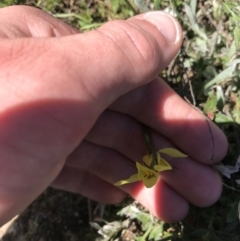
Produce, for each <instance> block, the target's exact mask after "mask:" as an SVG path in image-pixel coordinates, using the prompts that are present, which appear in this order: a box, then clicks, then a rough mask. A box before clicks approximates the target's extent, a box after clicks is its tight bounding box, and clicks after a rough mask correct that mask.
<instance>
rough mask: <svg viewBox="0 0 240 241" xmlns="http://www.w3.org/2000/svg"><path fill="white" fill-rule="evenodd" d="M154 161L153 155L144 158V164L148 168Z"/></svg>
mask: <svg viewBox="0 0 240 241" xmlns="http://www.w3.org/2000/svg"><path fill="white" fill-rule="evenodd" d="M152 159H153V156H152V154H151V155H146V156H144V157H143V158H142V160H143V162H144V163H145V164H146V165H147V166H148V167H150V166H151V163H152Z"/></svg>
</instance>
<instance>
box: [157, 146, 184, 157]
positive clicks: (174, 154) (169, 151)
mask: <svg viewBox="0 0 240 241" xmlns="http://www.w3.org/2000/svg"><path fill="white" fill-rule="evenodd" d="M158 152H160V153H164V154H167V155H168V156H170V157H187V155H186V154H184V153H182V152H180V151H178V150H177V149H175V148H163V149H160V150H158Z"/></svg>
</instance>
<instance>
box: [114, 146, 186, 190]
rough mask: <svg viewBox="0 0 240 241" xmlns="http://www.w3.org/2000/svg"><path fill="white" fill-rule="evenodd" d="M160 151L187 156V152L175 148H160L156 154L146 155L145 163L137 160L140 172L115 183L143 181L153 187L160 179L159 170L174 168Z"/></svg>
mask: <svg viewBox="0 0 240 241" xmlns="http://www.w3.org/2000/svg"><path fill="white" fill-rule="evenodd" d="M160 153H164V154H166V155H168V156H171V157H186V155H185V154H183V153H181V152H180V151H178V150H176V149H174V148H164V149H160V150H159V151H157V152H155V155H154V156H153V155H152V154H150V155H145V156H144V157H143V159H142V160H143V165H142V164H140V163H139V162H136V167H137V171H138V172H137V173H136V174H134V175H132V176H131V177H130V178H128V179H126V180H121V181H119V182H117V183H115V185H116V186H121V185H124V184H127V183H132V182H136V181H142V182H143V184H144V185H145V186H146V187H147V188H150V187H153V186H154V185H155V184H156V182H157V180H158V177H159V172H162V171H166V170H171V169H172V167H171V165H170V164H169V163H168V162H167V161H166V160H164V159H163V158H162V157H161V155H160Z"/></svg>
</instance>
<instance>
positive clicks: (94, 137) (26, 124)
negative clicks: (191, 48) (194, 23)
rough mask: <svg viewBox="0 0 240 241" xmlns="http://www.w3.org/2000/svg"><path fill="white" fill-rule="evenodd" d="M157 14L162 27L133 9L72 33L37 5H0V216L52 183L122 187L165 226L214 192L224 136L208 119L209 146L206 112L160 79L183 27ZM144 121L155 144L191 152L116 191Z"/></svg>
mask: <svg viewBox="0 0 240 241" xmlns="http://www.w3.org/2000/svg"><path fill="white" fill-rule="evenodd" d="M144 16H145V17H144ZM147 16H149V14H148V15H147ZM152 16H153V15H152ZM158 16H161V20H159V22H160V23H159V25H158V27H159V29H160V30H161V31H159V30H158V28H156V26H154V25H153V24H152V23H150V22H149V21H152V20H148V21H147V19H146V15H139V16H136V17H134V18H131V19H129V20H127V21H113V22H109V23H107V24H106V25H103V26H102V27H101V28H99V29H98V30H97V31H91V32H89V33H84V34H79V33H78V32H77V31H76V30H74V29H72V28H71V27H70V26H67V25H66V24H64V23H63V22H61V21H59V20H57V19H55V18H53V17H51V16H49V15H48V14H46V13H44V12H42V11H40V10H38V9H34V8H29V7H9V8H3V9H0V26H1V28H0V37H1V49H0V51H1V53H0V83H1V91H0V100H1V102H0V103H1V104H0V110H1V116H0V154H1V155H0V156H1V159H0V166H1V168H0V187H1V188H0V210H1V212H0V224H3V223H5V222H6V221H8V220H9V219H10V218H12V217H13V216H15V215H16V214H18V213H19V212H21V211H23V210H24V209H25V208H26V207H27V206H28V205H29V204H30V203H31V202H32V201H33V200H34V199H35V198H36V197H37V196H38V195H39V194H40V193H41V192H42V191H43V190H44V189H45V188H46V187H47V186H49V185H50V184H51V183H52V185H53V186H55V187H58V188H62V189H65V190H69V191H72V192H78V193H81V194H83V195H85V196H87V197H89V198H92V199H95V200H98V201H101V202H106V203H116V202H119V201H121V200H122V199H123V198H124V197H125V195H126V193H129V194H130V195H132V196H133V197H134V198H135V199H137V200H138V201H139V202H141V203H142V204H143V205H144V206H146V207H147V208H148V209H149V210H150V211H151V212H152V213H153V214H154V215H156V216H157V217H159V218H161V219H163V220H166V221H171V222H172V221H178V220H181V219H182V218H184V217H185V215H186V214H187V212H188V207H189V202H190V203H192V204H194V205H197V206H200V207H204V206H208V205H211V204H212V203H214V202H215V201H216V200H217V199H218V197H219V195H220V193H221V180H220V177H219V176H218V174H217V173H216V172H215V170H213V169H212V168H211V166H210V165H212V164H215V163H216V162H218V161H220V160H221V159H222V158H223V156H224V155H225V153H226V150H227V141H226V138H225V137H224V135H223V134H222V132H221V131H220V130H219V129H218V128H217V127H216V126H215V125H214V124H213V123H211V122H209V126H210V128H211V132H212V137H213V139H214V153H213V143H212V138H211V135H210V133H209V126H208V124H207V123H206V119H205V117H204V116H202V115H201V114H200V113H199V112H198V111H196V110H195V109H193V108H192V107H190V106H189V105H188V104H187V103H185V102H184V101H183V100H182V99H181V98H180V97H179V96H178V95H177V94H175V93H174V92H173V90H172V89H171V88H170V87H169V86H168V85H167V84H166V83H165V82H164V81H162V80H161V79H159V78H158V77H157V75H158V74H159V73H160V72H161V70H163V69H164V68H165V67H166V66H167V65H168V64H169V63H170V61H171V60H172V59H173V57H174V56H175V55H176V53H177V52H178V50H179V48H180V45H181V41H182V33H181V30H180V27H179V26H178V24H177V23H176V22H171V21H170V22H169V20H168V18H167V15H166V14H163V13H162V14H159V15H158ZM154 21H155V23H156V21H157V20H156V19H155V20H154ZM163 34H165V35H166V37H164V35H163ZM170 38H172V40H170ZM141 123H144V124H146V125H148V126H149V127H151V128H152V134H153V138H154V142H155V146H156V148H157V149H160V148H163V147H175V148H177V149H180V150H181V151H183V152H185V153H186V154H188V155H189V157H188V158H184V159H178V160H174V159H172V160H171V159H170V160H168V161H169V162H170V163H171V165H172V166H173V170H172V171H166V172H163V173H161V177H160V178H159V180H158V182H157V184H156V185H155V186H154V187H153V188H151V189H147V188H145V187H144V186H143V185H142V184H141V183H133V184H130V185H126V186H121V187H120V188H118V187H115V186H114V185H113V183H115V182H116V181H119V180H121V179H125V178H128V177H129V176H130V175H131V174H133V173H135V172H136V170H135V166H134V162H136V161H141V158H142V156H143V155H144V154H145V153H146V147H145V144H144V141H143V137H142V127H141ZM212 154H214V160H213V161H212V160H210V159H211V156H212Z"/></svg>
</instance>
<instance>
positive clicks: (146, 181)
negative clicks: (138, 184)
mask: <svg viewBox="0 0 240 241" xmlns="http://www.w3.org/2000/svg"><path fill="white" fill-rule="evenodd" d="M158 177H159V175H158V173H157V172H155V175H152V176H151V177H149V178H144V179H143V180H142V181H143V184H144V185H145V187H147V188H151V187H153V186H154V185H155V184H156V182H157V180H158Z"/></svg>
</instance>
